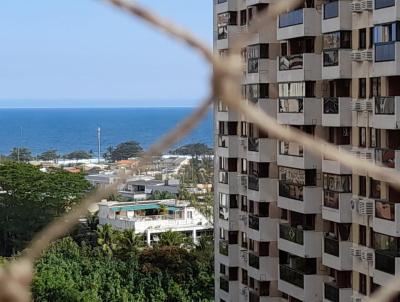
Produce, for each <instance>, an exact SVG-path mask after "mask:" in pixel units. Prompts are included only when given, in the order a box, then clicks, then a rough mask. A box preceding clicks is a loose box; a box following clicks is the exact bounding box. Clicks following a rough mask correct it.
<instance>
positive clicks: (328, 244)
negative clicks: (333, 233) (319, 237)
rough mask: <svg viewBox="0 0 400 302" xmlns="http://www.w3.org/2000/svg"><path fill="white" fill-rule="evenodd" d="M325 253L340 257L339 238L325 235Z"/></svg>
mask: <svg viewBox="0 0 400 302" xmlns="http://www.w3.org/2000/svg"><path fill="white" fill-rule="evenodd" d="M324 253H325V254H329V255H332V256H335V257H339V240H337V239H335V238H331V237H324Z"/></svg>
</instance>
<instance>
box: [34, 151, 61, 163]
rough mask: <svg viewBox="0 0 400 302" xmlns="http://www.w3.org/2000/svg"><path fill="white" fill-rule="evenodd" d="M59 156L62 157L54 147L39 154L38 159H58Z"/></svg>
mask: <svg viewBox="0 0 400 302" xmlns="http://www.w3.org/2000/svg"><path fill="white" fill-rule="evenodd" d="M58 158H60V155H59V154H58V153H57V150H54V149H50V150H47V151H45V152H43V153H42V154H40V155H38V159H40V160H45V161H51V160H56V159H58Z"/></svg>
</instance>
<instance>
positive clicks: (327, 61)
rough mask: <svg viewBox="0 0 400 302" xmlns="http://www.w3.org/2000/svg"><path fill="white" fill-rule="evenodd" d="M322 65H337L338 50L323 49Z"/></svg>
mask: <svg viewBox="0 0 400 302" xmlns="http://www.w3.org/2000/svg"><path fill="white" fill-rule="evenodd" d="M323 58H324V62H323V63H324V67H331V66H338V65H339V50H337V49H335V50H324V52H323Z"/></svg>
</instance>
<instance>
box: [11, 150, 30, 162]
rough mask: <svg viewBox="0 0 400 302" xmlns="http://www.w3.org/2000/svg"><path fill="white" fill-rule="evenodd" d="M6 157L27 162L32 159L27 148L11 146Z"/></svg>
mask: <svg viewBox="0 0 400 302" xmlns="http://www.w3.org/2000/svg"><path fill="white" fill-rule="evenodd" d="M8 158H9V159H11V160H13V161H20V162H28V161H30V160H32V152H31V150H29V149H28V148H13V149H12V150H11V152H10V154H9V155H8Z"/></svg>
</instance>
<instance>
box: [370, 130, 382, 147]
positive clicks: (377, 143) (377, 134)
mask: <svg viewBox="0 0 400 302" xmlns="http://www.w3.org/2000/svg"><path fill="white" fill-rule="evenodd" d="M369 129H370V135H371V141H370V147H371V148H380V147H381V129H375V128H369Z"/></svg>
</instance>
